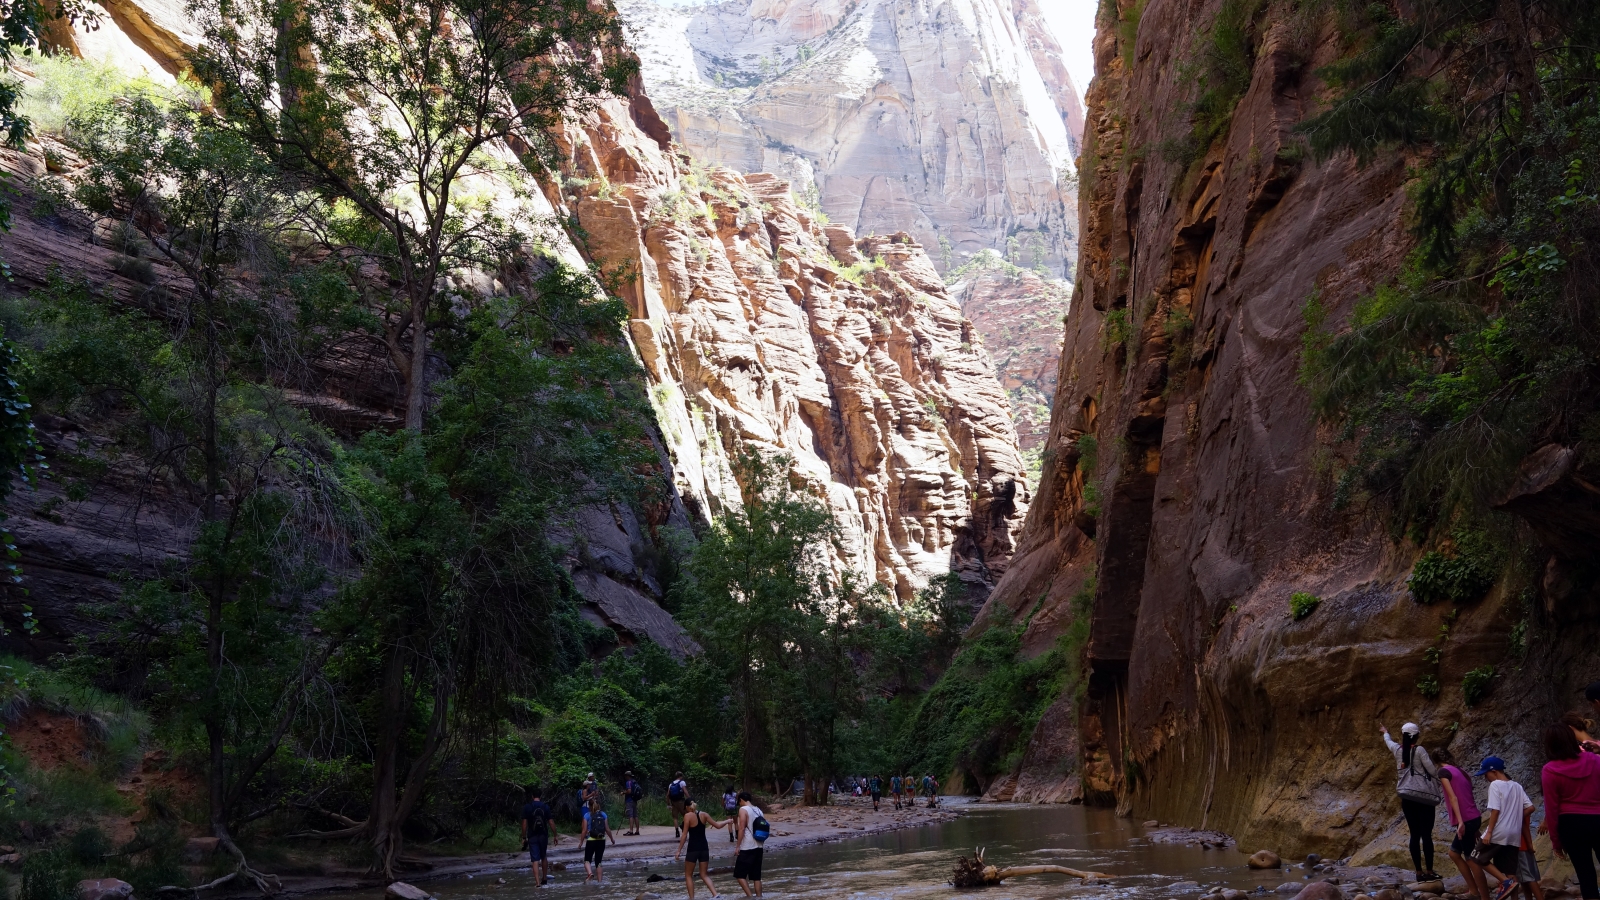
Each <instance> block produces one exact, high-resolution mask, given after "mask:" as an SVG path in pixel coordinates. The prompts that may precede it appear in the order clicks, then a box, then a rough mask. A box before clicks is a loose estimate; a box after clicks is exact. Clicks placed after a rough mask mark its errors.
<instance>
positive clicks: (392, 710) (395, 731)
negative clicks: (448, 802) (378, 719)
mask: <svg viewBox="0 0 1600 900" xmlns="http://www.w3.org/2000/svg"><path fill="white" fill-rule="evenodd" d="M410 656H411V654H410V652H409V650H408V649H407V648H406V647H405V641H404V639H400V640H397V641H396V642H395V643H394V645H393V646H391V647H390V649H389V659H388V660H387V661H386V662H385V664H384V673H383V694H382V700H381V706H382V709H383V714H382V715H383V724H382V728H381V730H380V731H379V732H378V746H377V752H376V753H375V754H373V760H372V807H371V811H370V812H369V813H368V814H367V836H368V838H369V839H370V840H371V841H372V852H373V870H374V871H378V872H382V873H383V875H384V877H385V878H387V879H389V880H391V881H392V880H393V879H394V872H393V867H394V860H395V859H396V858H397V857H399V855H400V850H399V844H398V841H399V838H400V828H399V825H398V823H397V822H396V821H395V781H396V779H397V777H398V776H397V774H396V770H397V769H398V767H399V765H400V738H401V735H402V734H403V733H404V731H405V713H406V706H407V704H406V699H407V698H406V689H405V688H406V667H407V663H408V662H409V661H410Z"/></svg>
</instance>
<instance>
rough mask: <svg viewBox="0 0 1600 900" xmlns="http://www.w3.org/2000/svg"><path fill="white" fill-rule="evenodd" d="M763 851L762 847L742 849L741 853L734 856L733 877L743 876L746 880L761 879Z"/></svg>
mask: <svg viewBox="0 0 1600 900" xmlns="http://www.w3.org/2000/svg"><path fill="white" fill-rule="evenodd" d="M761 853H762V849H761V848H760V847H757V848H755V849H754V850H740V851H739V855H738V856H735V857H734V858H733V877H735V878H743V879H745V880H746V881H760V880H761Z"/></svg>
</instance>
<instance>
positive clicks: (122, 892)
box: [78, 878, 133, 900]
mask: <svg viewBox="0 0 1600 900" xmlns="http://www.w3.org/2000/svg"><path fill="white" fill-rule="evenodd" d="M132 896H133V885H131V884H129V883H127V882H126V881H121V880H119V879H116V878H91V879H89V880H87V881H80V882H78V900H128V898H129V897H132Z"/></svg>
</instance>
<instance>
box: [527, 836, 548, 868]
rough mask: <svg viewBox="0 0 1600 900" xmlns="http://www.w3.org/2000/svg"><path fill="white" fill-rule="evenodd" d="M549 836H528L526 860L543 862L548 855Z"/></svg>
mask: <svg viewBox="0 0 1600 900" xmlns="http://www.w3.org/2000/svg"><path fill="white" fill-rule="evenodd" d="M549 846H550V836H549V835H548V834H535V835H530V836H529V837H528V861H529V862H544V861H545V859H547V858H548V857H549Z"/></svg>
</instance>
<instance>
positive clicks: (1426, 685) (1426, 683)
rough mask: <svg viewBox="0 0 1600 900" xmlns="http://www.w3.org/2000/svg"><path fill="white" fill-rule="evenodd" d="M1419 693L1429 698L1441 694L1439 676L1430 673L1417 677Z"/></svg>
mask: <svg viewBox="0 0 1600 900" xmlns="http://www.w3.org/2000/svg"><path fill="white" fill-rule="evenodd" d="M1417 693H1419V694H1421V695H1422V696H1424V697H1427V698H1428V699H1429V700H1432V699H1433V698H1435V697H1437V696H1439V676H1438V675H1435V674H1433V673H1431V672H1430V673H1428V674H1427V675H1424V676H1422V677H1421V678H1418V679H1417Z"/></svg>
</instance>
